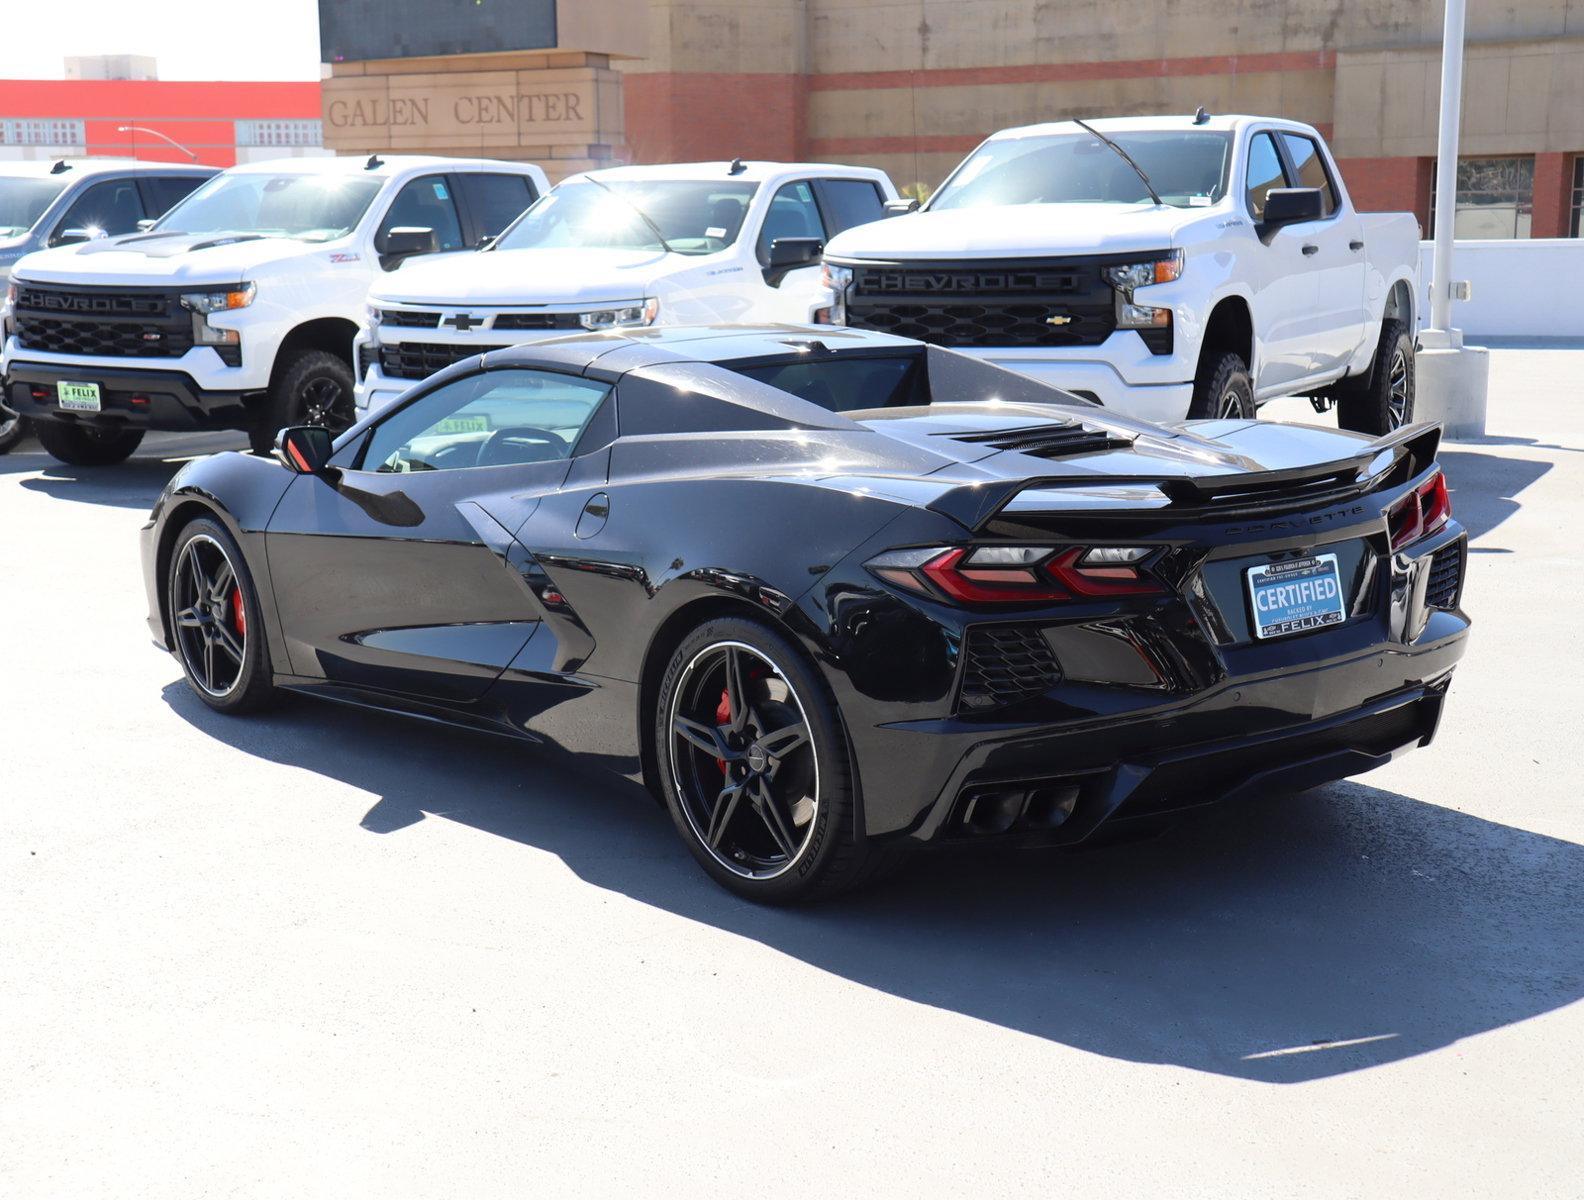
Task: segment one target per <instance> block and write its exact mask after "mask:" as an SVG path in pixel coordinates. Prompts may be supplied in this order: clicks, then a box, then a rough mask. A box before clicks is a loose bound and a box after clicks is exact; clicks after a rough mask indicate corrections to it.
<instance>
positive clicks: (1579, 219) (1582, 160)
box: [1569, 154, 1584, 237]
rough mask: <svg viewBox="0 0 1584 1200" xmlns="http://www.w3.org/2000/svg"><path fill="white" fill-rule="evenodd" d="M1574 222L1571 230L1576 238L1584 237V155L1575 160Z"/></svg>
mask: <svg viewBox="0 0 1584 1200" xmlns="http://www.w3.org/2000/svg"><path fill="white" fill-rule="evenodd" d="M1572 211H1573V222H1572V225H1571V226H1569V228H1571V229H1572V231H1573V236H1574V237H1584V154H1580V155H1579V156H1578V157H1577V158H1575V159H1574V160H1573V204H1572Z"/></svg>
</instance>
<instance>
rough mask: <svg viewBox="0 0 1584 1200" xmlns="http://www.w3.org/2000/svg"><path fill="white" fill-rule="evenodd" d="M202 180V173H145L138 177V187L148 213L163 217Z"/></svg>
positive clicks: (152, 215)
mask: <svg viewBox="0 0 1584 1200" xmlns="http://www.w3.org/2000/svg"><path fill="white" fill-rule="evenodd" d="M202 182H203V177H202V176H201V175H144V176H142V177H140V178H139V179H138V188H139V190H141V191H142V193H143V207H144V208H145V209H147V210H148V215H149V216H151V217H163V216H164V215H165V214H166V213H168V212H169V211H170V210H171V209H173V208H175V207H176V204H177V202H178V201H180V200H185V199H186V198H187V193H189V192H191V191H192V190H193V189H194V188H195V187H197V186H198V185H199V184H200V183H202Z"/></svg>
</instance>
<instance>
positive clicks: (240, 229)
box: [154, 174, 385, 242]
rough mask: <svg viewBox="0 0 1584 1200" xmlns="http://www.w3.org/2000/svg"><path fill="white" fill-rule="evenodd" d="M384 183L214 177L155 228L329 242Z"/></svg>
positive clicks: (351, 224)
mask: <svg viewBox="0 0 1584 1200" xmlns="http://www.w3.org/2000/svg"><path fill="white" fill-rule="evenodd" d="M384 182H385V181H384V180H383V179H371V178H368V177H366V176H360V175H252V174H246V175H216V176H215V177H214V178H213V179H211V180H209V182H207V183H205V184H204V185H203V186H202V187H200V188H199V189H198V190H197V191H195V192H193V194H192V195H190V196H188V197H187V199H185V200H183V201H182V202H181V203H180V204H178V205H177V206H176V207H175V208H173V209H171V210H170V212H168V213H166V214H165V215H164V216H163V217H162V218H160V222H159V224H158V225H156V226H154V228H155V229H156V230H159V231H160V232H162V233H222V232H224V233H272V234H277V235H279V236H282V237H292V238H302V239H304V240H305V241H311V242H328V241H330V240H332V239H334V238H338V237H344V236H345V235H346V234H348V233H350V232H352V230H353V229H354V228H355V227H356V226H357V223H358V221H359V220H361V219H362V217H363V213H364V211H365V210H367V208H368V206H369V203H370V202H371V201H372V200H373V199H374V197H375V195H376V194H377V193H378V192H379V190H380V187H381V185H383V183H384Z"/></svg>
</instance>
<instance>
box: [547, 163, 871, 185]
mask: <svg viewBox="0 0 1584 1200" xmlns="http://www.w3.org/2000/svg"><path fill="white" fill-rule="evenodd" d="M731 168H732V163H730V162H726V161H721V162H691V163H651V164H648V165H646V166H634V167H626V166H623V167H602V168H600V169H599V170H596V171H583V172H581V173H579V174H578V175H574V176H572V178H574V179H584V178H587V177H588V176H590V175H597V176H599V178H601V179H609V180H621V179H634V180H640V179H719V180H721V181H722V182H727V181H736V182H738V183H768V182H770V181H771V180H774V179H780V178H782V177H783V176H786V175H848V176H852V177H853V178H857V179H873V180H875V181H877V182H879V181H889V176H887V175H886V173H885V172H884V171H881V170H879V169H877V168H875V167H853V166H848V165H845V164H836V163H787V162H766V161H764V160H762V159H742V160H741V169H740V170H739V171H738V172H737V173H736V174H735V175H733V174H732V173H731Z"/></svg>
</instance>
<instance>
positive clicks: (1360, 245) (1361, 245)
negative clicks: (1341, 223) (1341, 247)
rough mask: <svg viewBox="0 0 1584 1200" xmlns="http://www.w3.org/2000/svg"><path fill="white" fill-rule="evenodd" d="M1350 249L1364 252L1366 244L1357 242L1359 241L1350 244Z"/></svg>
mask: <svg viewBox="0 0 1584 1200" xmlns="http://www.w3.org/2000/svg"><path fill="white" fill-rule="evenodd" d="M1348 249H1349V250H1362V249H1364V243H1363V242H1360V241H1357V240H1354V241H1351V242H1349V243H1348Z"/></svg>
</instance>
